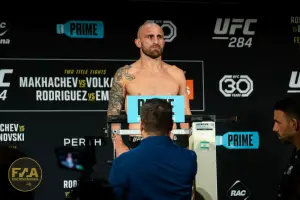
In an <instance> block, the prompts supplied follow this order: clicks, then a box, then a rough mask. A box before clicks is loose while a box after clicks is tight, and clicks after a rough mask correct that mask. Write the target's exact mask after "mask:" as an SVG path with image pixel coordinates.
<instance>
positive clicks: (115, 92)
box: [107, 66, 135, 115]
mask: <svg viewBox="0 0 300 200" xmlns="http://www.w3.org/2000/svg"><path fill="white" fill-rule="evenodd" d="M128 69H129V66H124V67H121V68H119V69H118V70H117V72H116V74H115V76H114V81H113V84H112V88H111V90H110V93H109V103H108V109H107V113H108V115H119V114H120V112H121V110H122V108H123V105H124V102H125V96H124V88H123V86H122V84H121V81H122V79H123V77H124V78H125V79H126V80H133V79H135V77H134V76H133V75H131V74H129V73H128Z"/></svg>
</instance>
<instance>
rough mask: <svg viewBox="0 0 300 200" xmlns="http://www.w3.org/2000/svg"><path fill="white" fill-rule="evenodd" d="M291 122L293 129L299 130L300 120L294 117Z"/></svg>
mask: <svg viewBox="0 0 300 200" xmlns="http://www.w3.org/2000/svg"><path fill="white" fill-rule="evenodd" d="M290 123H291V126H292V128H293V130H295V131H299V128H300V127H299V121H298V120H297V119H295V118H292V119H291V121H290Z"/></svg>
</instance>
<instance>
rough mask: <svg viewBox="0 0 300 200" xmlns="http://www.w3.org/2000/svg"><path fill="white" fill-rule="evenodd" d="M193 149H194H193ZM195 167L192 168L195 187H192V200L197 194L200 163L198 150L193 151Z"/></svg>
mask: <svg viewBox="0 0 300 200" xmlns="http://www.w3.org/2000/svg"><path fill="white" fill-rule="evenodd" d="M191 151H192V150H191ZM192 162H193V168H192V173H193V175H192V176H193V189H192V200H195V198H196V197H195V195H196V175H197V171H198V163H197V154H196V152H194V151H193V158H192Z"/></svg>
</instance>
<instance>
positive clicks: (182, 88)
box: [178, 68, 192, 149]
mask: <svg viewBox="0 0 300 200" xmlns="http://www.w3.org/2000/svg"><path fill="white" fill-rule="evenodd" d="M178 69H179V68H178ZM178 80H179V84H180V90H179V95H183V96H184V114H185V115H192V112H191V109H190V100H189V96H188V93H187V90H186V78H185V75H184V72H183V70H181V69H179V72H178ZM180 128H181V129H190V123H180ZM186 148H187V149H189V146H187V147H186Z"/></svg>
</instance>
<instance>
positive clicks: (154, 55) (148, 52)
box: [142, 46, 163, 59]
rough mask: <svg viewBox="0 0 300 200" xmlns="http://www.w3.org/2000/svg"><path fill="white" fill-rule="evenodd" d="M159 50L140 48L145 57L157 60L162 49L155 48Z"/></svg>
mask: <svg viewBox="0 0 300 200" xmlns="http://www.w3.org/2000/svg"><path fill="white" fill-rule="evenodd" d="M157 47H158V48H159V49H151V48H152V47H150V48H149V49H146V48H144V47H143V46H142V52H143V53H144V54H145V55H146V56H149V57H150V58H152V59H155V58H158V57H160V56H161V55H162V52H163V49H162V48H161V47H160V46H157Z"/></svg>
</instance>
